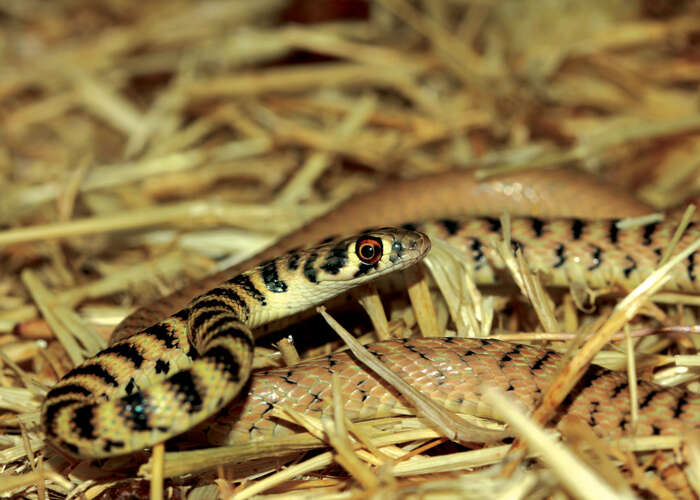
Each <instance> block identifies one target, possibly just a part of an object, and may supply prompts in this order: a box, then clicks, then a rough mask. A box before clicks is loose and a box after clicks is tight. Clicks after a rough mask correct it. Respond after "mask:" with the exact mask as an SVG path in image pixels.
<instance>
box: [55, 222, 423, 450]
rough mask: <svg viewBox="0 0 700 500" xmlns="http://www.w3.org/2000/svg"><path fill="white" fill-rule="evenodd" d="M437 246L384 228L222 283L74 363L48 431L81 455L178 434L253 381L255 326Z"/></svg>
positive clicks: (420, 236) (284, 258) (400, 265)
mask: <svg viewBox="0 0 700 500" xmlns="http://www.w3.org/2000/svg"><path fill="white" fill-rule="evenodd" d="M429 249H430V241H429V240H428V239H427V237H426V236H425V235H423V234H420V233H416V232H413V231H407V230H403V229H395V228H394V229H392V228H388V229H378V230H373V231H371V232H365V233H362V234H360V235H356V236H354V237H352V238H345V239H341V240H335V241H331V242H330V243H327V244H326V245H324V246H321V247H317V248H313V249H309V250H307V251H303V252H295V253H290V254H285V255H283V256H281V257H279V258H277V259H275V260H273V261H269V262H267V263H264V264H262V265H261V266H260V267H257V268H254V269H252V270H249V271H247V272H245V273H243V274H240V275H238V276H236V277H234V278H232V279H231V280H228V281H226V282H224V283H221V284H219V286H217V287H216V288H213V289H212V290H210V291H209V292H207V293H205V294H203V295H200V296H199V297H197V298H195V299H194V300H193V301H192V303H191V304H190V306H189V307H187V308H186V309H183V310H181V311H179V312H178V313H175V314H174V315H172V316H170V317H169V318H166V319H165V320H163V321H160V322H158V323H155V324H154V325H153V326H151V327H149V328H147V329H145V330H143V331H142V332H139V333H137V334H136V335H133V336H131V337H130V338H128V339H125V340H122V341H121V342H118V343H115V344H113V345H112V346H110V347H108V348H107V349H105V350H103V351H102V352H100V353H98V354H96V355H95V356H93V357H92V358H90V359H88V360H86V361H85V362H84V363H83V364H82V365H80V366H78V367H77V368H75V369H73V370H71V371H70V372H68V373H67V374H66V375H65V376H64V377H63V378H62V379H61V380H59V381H58V383H57V384H56V386H55V387H54V388H53V389H51V390H50V391H49V393H48V394H47V395H46V399H45V401H44V404H43V406H42V423H43V425H44V428H45V429H46V434H47V436H48V437H49V439H50V440H51V441H52V442H53V444H54V445H55V446H57V447H59V448H60V449H62V450H63V451H64V452H66V453H68V454H70V455H75V456H79V457H107V456H112V455H120V454H125V453H130V452H133V451H138V450H141V449H143V448H146V447H150V446H153V445H154V444H156V443H159V442H161V441H165V440H166V439H169V438H170V437H172V436H175V435H177V434H180V433H182V432H184V431H186V430H188V429H190V428H192V427H193V426H195V425H197V424H198V423H199V422H201V421H202V420H204V419H206V418H208V417H210V416H212V415H214V414H215V413H216V412H218V411H219V410H221V409H222V408H223V407H224V406H225V405H227V404H228V403H229V402H230V401H231V400H232V399H233V398H234V397H235V396H236V395H237V394H238V392H239V391H240V389H241V387H242V386H243V384H245V382H246V381H247V379H248V376H249V374H250V370H251V365H252V358H253V336H252V332H251V329H252V328H255V327H258V326H260V325H262V324H265V323H266V322H268V321H272V320H274V319H277V318H281V317H284V316H286V315H290V314H295V313H297V312H299V311H301V310H304V309H307V308H308V307H311V306H313V305H316V304H320V303H323V302H324V301H326V300H328V299H330V298H332V297H333V296H335V295H337V294H339V293H342V292H344V291H346V290H348V289H350V288H352V287H354V286H357V285H360V284H362V283H366V282H368V281H370V280H372V279H376V278H378V277H380V276H383V275H385V274H387V273H391V272H395V271H398V270H401V269H404V268H406V267H407V266H409V265H412V264H414V263H415V262H417V261H418V260H420V259H422V258H423V257H424V256H425V254H426V253H427V252H428V250H429Z"/></svg>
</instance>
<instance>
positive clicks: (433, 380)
mask: <svg viewBox="0 0 700 500" xmlns="http://www.w3.org/2000/svg"><path fill="white" fill-rule="evenodd" d="M369 350H370V351H371V352H372V353H373V354H375V355H377V356H378V357H379V359H381V361H382V362H383V363H385V364H386V365H387V366H388V367H389V368H390V369H391V370H392V371H394V372H396V373H397V374H398V375H400V376H401V378H402V379H403V380H407V381H410V382H411V385H413V386H414V387H415V388H416V389H418V390H420V391H421V392H423V393H424V394H426V395H428V396H430V398H432V399H433V400H435V401H436V402H438V403H440V404H442V405H444V406H445V407H446V408H448V409H450V410H453V411H456V412H460V413H468V414H476V415H478V416H482V417H492V416H493V415H492V413H491V412H490V411H489V409H488V407H487V406H486V405H485V404H484V403H483V402H482V401H481V393H482V389H483V388H484V387H482V385H481V384H484V385H486V384H488V386H491V387H497V388H499V389H501V390H503V391H506V392H507V393H508V394H509V395H511V396H512V397H514V398H515V399H517V400H518V401H519V402H520V403H521V404H522V405H523V407H524V408H525V409H526V410H533V409H534V408H535V406H537V404H538V403H539V402H540V400H541V397H542V395H543V393H544V391H545V390H546V388H547V386H548V384H549V382H550V381H551V380H552V378H553V377H554V375H555V373H556V370H557V368H558V366H559V363H560V361H561V355H560V354H557V353H555V352H553V351H549V350H544V349H538V348H536V347H532V346H526V345H518V344H511V343H508V342H501V341H498V340H492V339H466V338H412V339H408V340H394V341H387V342H378V343H375V344H372V345H371V346H369ZM333 373H336V374H337V375H338V379H339V383H340V391H341V393H342V394H343V396H344V408H345V413H346V416H347V417H348V418H350V419H351V420H360V419H369V418H380V417H386V416H392V415H397V414H403V413H405V404H404V403H403V402H402V399H401V397H399V396H397V395H396V393H395V391H394V390H393V389H390V388H388V387H387V386H386V384H385V383H384V382H382V381H381V379H378V378H377V377H376V376H375V375H373V374H372V373H371V372H368V371H367V370H365V369H364V368H363V367H362V365H361V364H359V363H358V362H357V361H356V360H355V359H354V358H353V357H352V356H351V355H349V354H347V353H340V354H335V355H332V356H327V357H324V358H319V359H316V360H310V361H305V362H302V363H300V364H298V365H296V366H293V367H288V368H279V369H274V370H267V371H263V372H257V373H255V374H254V375H253V376H252V380H251V383H250V386H249V389H248V396H247V398H245V399H242V400H239V401H237V402H235V403H234V404H232V405H230V406H229V407H228V408H227V409H226V410H225V414H222V415H220V416H219V417H218V418H217V419H216V421H215V423H214V425H211V424H208V425H207V428H208V429H210V432H209V436H208V439H209V440H210V441H211V442H212V443H219V444H221V443H227V444H231V443H237V442H246V441H249V440H258V439H265V438H270V437H275V436H279V435H284V434H287V433H289V432H290V430H289V428H288V427H287V425H285V424H283V423H281V422H280V421H278V420H276V419H274V418H272V417H270V416H269V412H270V410H271V409H272V407H273V405H278V406H280V407H283V408H285V407H286V408H293V409H295V410H298V411H301V412H304V413H307V414H310V415H312V416H315V417H322V416H331V414H332V405H331V402H332V396H331V390H332V389H331V377H332V374H333ZM638 402H639V419H638V422H637V434H636V435H638V436H650V435H657V434H678V435H680V434H682V433H683V432H684V431H687V430H690V429H698V428H700V395H698V394H695V393H691V392H688V391H686V390H683V389H668V388H663V387H661V386H658V385H656V384H653V383H649V382H644V381H640V382H639V385H638ZM560 410H561V413H565V414H568V415H573V416H576V417H579V418H581V419H583V420H584V421H585V422H586V423H588V424H589V425H590V426H591V427H593V429H594V430H595V431H596V432H597V433H598V434H599V435H601V436H606V437H607V438H616V437H620V436H622V435H624V434H627V433H629V430H630V399H629V389H628V382H627V377H626V376H625V375H624V374H622V373H619V372H614V371H610V370H606V369H603V368H600V367H596V366H594V367H591V368H590V369H589V371H588V372H587V374H586V375H585V376H584V377H583V379H582V380H581V381H580V382H579V384H578V386H577V388H576V389H575V390H574V391H572V393H571V395H570V396H569V399H568V401H567V402H566V404H565V405H564V406H563V407H562V408H560Z"/></svg>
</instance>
